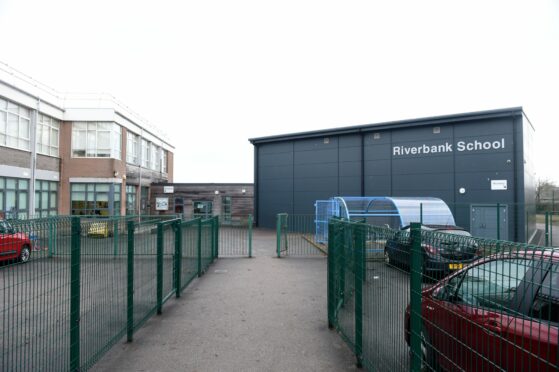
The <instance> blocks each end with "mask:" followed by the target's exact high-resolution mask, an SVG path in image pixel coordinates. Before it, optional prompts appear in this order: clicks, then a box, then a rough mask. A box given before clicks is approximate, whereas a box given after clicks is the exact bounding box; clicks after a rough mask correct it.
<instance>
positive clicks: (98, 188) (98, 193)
mask: <svg viewBox="0 0 559 372" xmlns="http://www.w3.org/2000/svg"><path fill="white" fill-rule="evenodd" d="M120 190H121V189H120V184H107V183H87V184H86V183H73V184H72V186H71V194H72V195H71V200H72V214H73V215H96V216H110V215H119V214H120Z"/></svg>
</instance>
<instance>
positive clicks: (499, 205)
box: [497, 203, 501, 240]
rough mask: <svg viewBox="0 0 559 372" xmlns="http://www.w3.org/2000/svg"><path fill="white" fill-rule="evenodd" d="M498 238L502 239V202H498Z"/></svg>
mask: <svg viewBox="0 0 559 372" xmlns="http://www.w3.org/2000/svg"><path fill="white" fill-rule="evenodd" d="M497 240H501V204H500V203H497Z"/></svg>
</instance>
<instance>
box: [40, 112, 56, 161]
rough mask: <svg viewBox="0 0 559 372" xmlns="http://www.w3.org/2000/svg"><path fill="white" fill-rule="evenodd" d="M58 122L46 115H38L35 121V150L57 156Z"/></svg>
mask: <svg viewBox="0 0 559 372" xmlns="http://www.w3.org/2000/svg"><path fill="white" fill-rule="evenodd" d="M59 133H60V122H59V121H58V120H56V119H53V118H50V117H48V116H46V115H39V122H38V123H37V152H38V153H39V154H43V155H50V156H58V143H59Z"/></svg>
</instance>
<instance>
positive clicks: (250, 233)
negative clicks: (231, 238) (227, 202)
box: [248, 214, 252, 258]
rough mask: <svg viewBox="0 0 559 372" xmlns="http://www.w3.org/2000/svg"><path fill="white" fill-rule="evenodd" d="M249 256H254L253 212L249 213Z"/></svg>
mask: <svg viewBox="0 0 559 372" xmlns="http://www.w3.org/2000/svg"><path fill="white" fill-rule="evenodd" d="M248 258H252V214H249V215H248Z"/></svg>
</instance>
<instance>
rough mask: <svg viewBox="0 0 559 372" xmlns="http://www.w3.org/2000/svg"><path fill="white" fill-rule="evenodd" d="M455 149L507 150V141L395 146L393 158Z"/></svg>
mask: <svg viewBox="0 0 559 372" xmlns="http://www.w3.org/2000/svg"><path fill="white" fill-rule="evenodd" d="M455 145H456V147H455ZM455 149H456V151H457V152H475V151H483V150H485V151H487V150H503V149H505V139H504V138H501V139H500V140H496V141H478V140H473V141H458V142H456V143H455V144H454V143H451V142H445V143H440V144H437V145H427V144H421V145H417V146H393V147H392V156H404V155H430V154H443V153H449V152H454V150H455Z"/></svg>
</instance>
